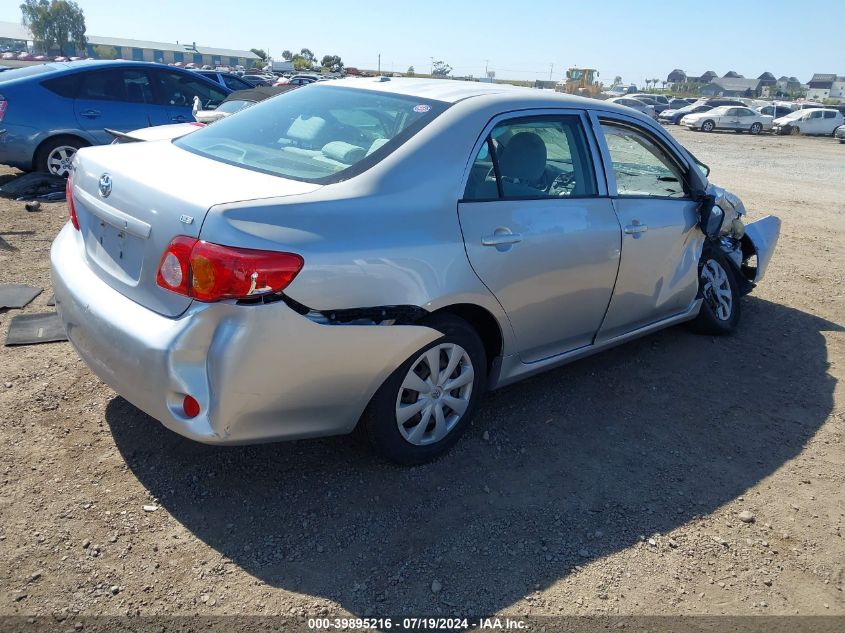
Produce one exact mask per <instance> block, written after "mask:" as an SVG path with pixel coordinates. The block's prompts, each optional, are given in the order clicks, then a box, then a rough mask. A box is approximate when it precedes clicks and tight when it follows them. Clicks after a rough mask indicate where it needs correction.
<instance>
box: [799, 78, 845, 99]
mask: <svg viewBox="0 0 845 633" xmlns="http://www.w3.org/2000/svg"><path fill="white" fill-rule="evenodd" d="M807 98H808V99H810V100H811V101H824V100H825V99H836V100H837V101H840V102H845V77H841V76H838V75H834V74H826V73H816V74H814V75H813V77H812V78H811V79H810V81H808V82H807Z"/></svg>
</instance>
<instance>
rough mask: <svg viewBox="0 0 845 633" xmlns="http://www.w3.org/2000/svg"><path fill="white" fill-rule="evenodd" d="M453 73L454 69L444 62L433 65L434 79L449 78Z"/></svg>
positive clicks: (432, 73) (432, 74)
mask: <svg viewBox="0 0 845 633" xmlns="http://www.w3.org/2000/svg"><path fill="white" fill-rule="evenodd" d="M450 72H452V67H451V66H450V65H449V64H447V63H445V62H442V61H436V62H434V63H433V64H432V65H431V76H432V77H447V76H448V75H449V73H450Z"/></svg>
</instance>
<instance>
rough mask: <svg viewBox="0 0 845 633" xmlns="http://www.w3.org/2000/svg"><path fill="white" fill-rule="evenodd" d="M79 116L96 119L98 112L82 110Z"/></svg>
mask: <svg viewBox="0 0 845 633" xmlns="http://www.w3.org/2000/svg"><path fill="white" fill-rule="evenodd" d="M79 114H81V115H82V116H84V117H85V118H86V119H96V118H97V117H98V116H100V111H99V110H83V111H82V112H80V113H79Z"/></svg>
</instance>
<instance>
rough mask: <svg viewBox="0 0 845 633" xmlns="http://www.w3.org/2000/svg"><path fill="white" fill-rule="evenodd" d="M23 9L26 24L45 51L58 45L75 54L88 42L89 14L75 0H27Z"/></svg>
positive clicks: (63, 49)
mask: <svg viewBox="0 0 845 633" xmlns="http://www.w3.org/2000/svg"><path fill="white" fill-rule="evenodd" d="M20 9H21V14H22V16H23V20H22V21H23V24H24V26H26V27H28V28H29V30H30V31H31V32H32V37H33V39H34V40H35V41H36V42H37V43H38V44H40V45H41V46H43V47H44V49H45V52H46V51H47V50H50V49H51V48H57V49H59V52H60V53H62V54H64V53H65V52H69V53H70V54H71V55H73V54H74V53H76V52H77V51H79V50H82V49H84V48H85V46H86V44H87V43H88V40H86V39H85V15H84V14H83V13H82V9H80V8H79V5H78V4H76V2H73V0H24V3H23V4H22V5H20ZM68 49H70V50H68Z"/></svg>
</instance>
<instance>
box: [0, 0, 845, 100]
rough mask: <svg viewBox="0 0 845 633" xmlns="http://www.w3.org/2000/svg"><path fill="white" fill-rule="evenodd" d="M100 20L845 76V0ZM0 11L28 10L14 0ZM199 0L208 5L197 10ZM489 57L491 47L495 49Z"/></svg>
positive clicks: (232, 40) (353, 53)
mask: <svg viewBox="0 0 845 633" xmlns="http://www.w3.org/2000/svg"><path fill="white" fill-rule="evenodd" d="M77 1H78V4H79V5H80V6H81V7H82V9H83V10H84V11H85V17H86V22H87V25H88V32H89V33H91V34H95V35H103V36H112V37H130V38H136V39H149V40H159V41H168V42H172V41H176V40H178V41H180V42H191V41H196V42H197V43H198V44H205V45H208V46H220V47H228V48H244V49H249V48H253V47H258V48H264V49H265V50H266V49H269V51H270V53H271V54H274V55H276V56H277V57H281V52H282V50H284V49H286V48H287V49H290V50H299V49H301V48H302V47H308V48H310V49H311V50H312V51H314V52H315V53H316V54H317V55H318V56H320V57H322V56H323V55H325V54H338V55H340V56H341V57H342V58H343V60H344V61H345V62H346V64H347V65H350V66H358V67H362V68H375V67H376V64H377V62H378V55H379V53H381V64H382V69H386V70H394V71H397V72H399V71H405V70H407V68H408V67H409V66H412V65H413V66H414V67H415V68H416V69H417V70H418V71H426V69H428V67H429V66H430V64H431V58H432V57H434V58H435V59H442V60H443V61H445V62H447V63H449V64H450V65H451V66H452V67H453V68H454V74H461V75H463V74H467V75H468V74H473V75H476V76H481V75H483V73H484V68H485V63H487V64H489V68H490V69H491V70H495V71H496V74H497V77H500V78H520V79H534V78H542V79H548V78H549V70H550V67H551V65H552V64H554V69H553V72H552V77H553V78H555V79H559V78H560V77H561V76H562V74H563V72H564V70H565V69H566V67H568V66H571V65H581V66H588V67H594V68H598V69H599V71H600V72H601V77H602V79H603V80H604V81H605V82H609V81H611V80H612V79H613V77H614V76H615V75H622V77H623V78H624V79H625V81H630V82H635V83H637V84H641V83H642V81H643V79H645V78H651V77H657V78H660V79H665V77H666V75H667V74H668V73H669V71H671V70H672V69H673V68H681V69H683V70H685V71H686V72H687V73H689V74H700V73H703V72H704V71H706V70H714V71H716V72H717V73H718V74H719V75H723V74H724V73H726V72H727V71H728V70H736V71H737V72H739V73H740V74H742V75H745V76H746V77H752V76H753V77H757V76H758V75H759V74H760V73H762V72H763V71H770V72H773V73H775V74H776V75H777V76H780V75H784V74H785V75H795V76H797V77H798V78H799V79H800V80H801V81H807V80H808V79H809V78H810V75H811V74H812V73H814V72H830V73H838V74H843V75H845V31H844V30H843V29H845V2H843V1H841V0H839V1H837V0H802V1H800V2H799V1H797V0H792V1H789V2H787V1H785V0H768V1H765V0H764V1H758V0H745V2H743V1H742V0H701V1H696V2H692V1H689V0H676V1H674V2H670V1H664V0H640V1H638V2H628V1H623V0H600V1H583V0H582V1H579V2H569V1H566V0H529V1H525V0H523V1H520V2H513V1H512V2H504V1H499V0H476V1H473V2H461V1H459V0H452V1H445V0H415V1H408V0H393V1H392V2H386V1H384V2H383V1H368V0H358V1H356V2H349V1H347V2H340V1H335V0H320V1H318V2H313V3H303V2H298V3H294V2H281V1H279V0H276V1H275V2H274V1H271V0H247V1H245V2H232V1H231V0H228V1H227V2H222V1H219V0H193V1H192V0H181V1H179V2H173V1H172V0H167V1H165V0H133V1H129V0H127V1H120V2H115V0H77ZM4 4H5V8H3V9H0V20H10V21H19V20H20V13H19V11H18V9H17V4H18V3H17V2H11V1H9V0H7V2H5V3H4ZM197 8H200V9H201V13H200V12H198V11H197ZM486 60H489V62H488V61H486Z"/></svg>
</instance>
